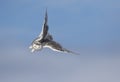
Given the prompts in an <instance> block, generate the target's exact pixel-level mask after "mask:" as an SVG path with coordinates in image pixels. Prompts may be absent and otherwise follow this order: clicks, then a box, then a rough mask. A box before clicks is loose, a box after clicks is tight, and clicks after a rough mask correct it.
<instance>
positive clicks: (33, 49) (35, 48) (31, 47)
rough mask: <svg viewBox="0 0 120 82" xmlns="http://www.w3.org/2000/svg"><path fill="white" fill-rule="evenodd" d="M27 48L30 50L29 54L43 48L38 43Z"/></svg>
mask: <svg viewBox="0 0 120 82" xmlns="http://www.w3.org/2000/svg"><path fill="white" fill-rule="evenodd" d="M29 48H30V49H32V50H31V52H34V51H35V50H41V49H42V48H43V46H42V44H41V43H40V42H39V41H34V42H33V43H32V45H31V46H30V47H29Z"/></svg>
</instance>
